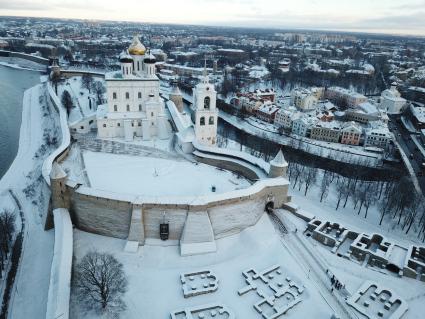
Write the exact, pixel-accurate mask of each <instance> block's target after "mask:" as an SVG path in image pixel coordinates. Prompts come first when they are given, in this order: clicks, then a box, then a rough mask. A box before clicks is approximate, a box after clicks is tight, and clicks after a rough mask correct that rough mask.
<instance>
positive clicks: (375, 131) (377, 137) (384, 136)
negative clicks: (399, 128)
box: [364, 126, 393, 149]
mask: <svg viewBox="0 0 425 319" xmlns="http://www.w3.org/2000/svg"><path fill="white" fill-rule="evenodd" d="M392 139H393V135H392V134H391V132H390V131H389V130H388V127H386V126H377V127H374V128H370V129H366V131H365V143H364V146H376V147H380V148H383V149H386V148H387V147H388V145H389V144H390V142H391V141H392Z"/></svg>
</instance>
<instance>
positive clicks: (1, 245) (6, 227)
mask: <svg viewBox="0 0 425 319" xmlns="http://www.w3.org/2000/svg"><path fill="white" fill-rule="evenodd" d="M15 230H16V229H15V214H14V213H13V212H11V211H9V210H4V211H3V212H1V213H0V278H3V272H4V271H5V268H6V265H7V261H8V259H9V256H10V252H11V250H12V245H13V238H14V234H15Z"/></svg>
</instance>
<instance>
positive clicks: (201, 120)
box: [193, 69, 218, 146]
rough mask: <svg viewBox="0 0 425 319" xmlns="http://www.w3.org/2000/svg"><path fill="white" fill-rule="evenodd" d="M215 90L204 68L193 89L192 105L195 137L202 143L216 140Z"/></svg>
mask: <svg viewBox="0 0 425 319" xmlns="http://www.w3.org/2000/svg"><path fill="white" fill-rule="evenodd" d="M216 99H217V92H216V91H215V88H214V85H212V84H210V83H209V78H208V75H207V71H206V69H204V75H203V76H202V79H201V82H200V83H198V84H197V85H196V86H195V88H194V89H193V106H194V108H195V137H196V140H197V141H198V142H199V143H201V144H204V145H210V146H211V145H215V144H216V141H217V117H218V110H217V108H216V102H217V101H216Z"/></svg>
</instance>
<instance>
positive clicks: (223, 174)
mask: <svg viewBox="0 0 425 319" xmlns="http://www.w3.org/2000/svg"><path fill="white" fill-rule="evenodd" d="M83 157H84V162H85V165H86V169H87V175H88V178H89V180H90V184H91V186H92V187H93V188H95V189H99V190H104V191H110V192H115V193H124V194H132V195H146V196H170V195H172V196H199V195H207V194H211V193H212V192H213V187H215V192H216V193H224V192H228V191H232V190H235V189H241V188H245V187H248V186H250V183H249V182H248V180H246V179H244V178H242V177H238V176H237V175H235V174H234V173H232V172H229V171H225V170H221V169H217V168H215V167H212V166H209V165H205V164H200V163H191V162H189V161H186V160H183V159H163V158H156V157H143V156H129V155H116V154H108V153H97V152H90V151H88V152H84V153H83Z"/></svg>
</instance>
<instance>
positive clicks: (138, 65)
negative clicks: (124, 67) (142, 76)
mask: <svg viewBox="0 0 425 319" xmlns="http://www.w3.org/2000/svg"><path fill="white" fill-rule="evenodd" d="M137 71H140V62H139V61H137Z"/></svg>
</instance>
